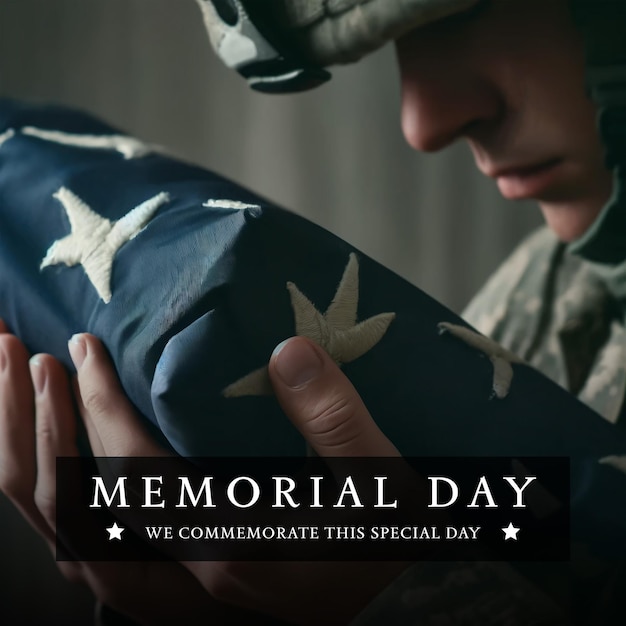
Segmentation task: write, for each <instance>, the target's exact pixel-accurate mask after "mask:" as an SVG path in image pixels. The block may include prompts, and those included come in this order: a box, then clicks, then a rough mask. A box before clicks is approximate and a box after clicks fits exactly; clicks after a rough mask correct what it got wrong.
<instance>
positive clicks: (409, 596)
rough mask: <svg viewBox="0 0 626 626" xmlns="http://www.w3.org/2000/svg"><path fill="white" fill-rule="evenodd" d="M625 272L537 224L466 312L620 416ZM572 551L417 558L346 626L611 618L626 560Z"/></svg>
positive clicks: (625, 359) (625, 362)
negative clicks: (510, 558)
mask: <svg viewBox="0 0 626 626" xmlns="http://www.w3.org/2000/svg"><path fill="white" fill-rule="evenodd" d="M625 275H626V270H625V269H624V268H623V267H622V266H618V267H616V268H613V269H611V270H607V269H606V268H605V267H604V266H602V265H600V264H596V263H591V262H589V261H586V260H584V259H582V258H581V257H579V256H576V255H574V254H572V253H571V252H569V251H568V247H567V245H566V244H563V243H561V242H559V241H558V240H557V239H556V237H555V236H554V235H553V234H552V232H551V231H550V230H549V229H547V228H543V229H541V230H539V231H537V232H536V233H534V234H533V235H532V236H531V237H529V238H528V239H527V240H526V241H525V242H524V243H523V244H522V245H520V246H519V248H518V249H517V250H516V251H515V252H514V253H513V254H512V255H511V256H510V257H509V259H508V260H507V261H506V262H505V263H504V264H503V265H502V266H501V267H500V269H499V270H498V271H497V272H496V273H495V274H494V275H493V277H492V278H491V279H490V280H489V281H488V283H487V284H486V285H485V287H484V288H483V289H482V290H481V291H480V292H479V293H478V295H477V296H476V297H475V298H474V300H473V301H472V302H471V303H470V305H469V306H468V308H467V309H466V311H465V313H464V317H465V319H466V320H467V321H468V322H469V323H470V324H472V325H473V326H474V327H475V328H476V329H477V330H480V331H481V332H482V333H484V334H485V335H488V336H490V337H491V338H493V339H495V340H496V341H497V342H498V343H500V344H502V345H503V346H504V347H506V348H508V349H510V350H511V351H513V352H515V353H516V354H518V355H519V356H521V357H522V358H524V359H525V360H526V361H527V362H529V363H530V364H532V365H533V366H534V367H536V368H537V369H539V370H540V371H542V372H543V373H544V374H546V375H547V376H549V377H550V378H552V379H553V380H554V381H556V382H557V383H558V384H560V385H562V386H563V387H565V388H566V389H568V390H569V391H571V392H572V393H573V394H576V395H577V396H578V398H579V399H580V400H581V401H583V402H585V403H586V404H588V405H590V406H591V407H592V408H593V409H595V410H596V411H597V412H598V413H600V414H601V415H602V416H604V417H605V418H606V419H607V420H609V421H611V422H613V423H618V422H619V421H620V418H621V419H622V422H623V419H624V418H623V416H622V415H621V411H622V404H623V399H624V391H625V382H626V333H625V330H624V324H623V316H624V303H625V300H624V294H623V293H622V292H624V291H626V290H624V289H623V288H622V289H620V287H621V284H622V283H621V278H622V277H623V276H625ZM572 551H573V554H572V556H573V560H572V563H573V564H572V566H571V567H572V569H571V571H568V570H567V569H566V567H567V566H566V565H563V566H560V569H559V566H555V565H549V564H544V563H536V564H528V565H526V566H525V568H524V570H525V571H524V575H521V574H520V573H519V572H517V571H515V569H514V568H513V567H512V566H511V565H508V564H505V563H480V562H478V563H454V564H450V563H419V564H416V565H414V566H412V567H411V568H410V569H408V570H407V571H406V572H405V574H404V575H403V576H401V577H400V578H399V579H397V580H396V581H395V582H394V583H392V584H391V585H390V586H389V587H388V588H387V589H386V590H385V591H384V592H383V593H382V594H381V595H380V596H379V597H378V598H377V599H376V600H375V601H374V602H373V603H372V604H371V605H370V606H368V607H367V609H366V610H365V611H364V612H363V613H362V614H361V615H360V616H359V618H357V620H356V621H355V622H354V625H353V626H370V625H371V626H374V625H375V624H381V623H388V624H394V625H407V626H408V625H411V626H413V625H415V626H417V625H419V626H435V625H436V626H444V625H445V626H470V625H471V626H473V625H474V624H477V625H478V624H481V625H483V626H488V625H493V626H502V625H510V626H522V625H524V626H531V625H532V626H534V625H537V626H539V625H543V624H551V625H552V624H581V625H583V624H584V625H585V626H586V625H588V624H601V623H608V622H609V621H611V620H612V619H613V617H614V615H615V614H616V613H617V612H618V610H619V609H618V608H617V607H616V602H617V601H618V595H619V594H618V593H615V592H613V591H612V590H615V589H616V587H617V586H618V585H619V586H620V588H622V589H623V588H624V587H623V586H624V582H625V581H626V567H624V565H621V564H620V565H617V566H616V565H615V564H613V565H608V564H603V563H598V562H597V561H596V562H593V561H591V560H590V559H589V558H588V557H587V555H585V554H584V549H583V548H582V547H580V546H573V548H572ZM570 577H571V579H570ZM530 580H532V583H531V582H530ZM622 614H623V613H622Z"/></svg>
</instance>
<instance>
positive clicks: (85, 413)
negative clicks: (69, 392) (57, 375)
mask: <svg viewBox="0 0 626 626" xmlns="http://www.w3.org/2000/svg"><path fill="white" fill-rule="evenodd" d="M69 351H70V356H71V357H72V360H73V362H74V365H75V367H76V371H77V377H78V391H79V394H78V397H77V403H78V410H79V412H80V414H81V416H82V418H83V421H84V422H85V427H86V429H87V433H88V435H89V441H90V442H91V445H92V448H93V450H94V454H95V455H96V456H125V457H133V456H135V457H148V456H168V453H167V452H166V451H165V450H163V449H162V448H161V447H160V446H158V445H157V444H156V443H154V441H153V440H152V438H151V437H150V436H149V434H148V433H147V432H146V430H145V428H144V427H143V425H142V424H141V422H140V421H139V418H138V416H137V414H136V412H135V409H134V407H133V405H132V404H131V403H130V401H129V400H128V399H127V398H126V395H125V393H124V391H123V389H122V387H121V385H120V382H119V379H118V378H117V374H116V372H115V369H114V367H113V365H112V363H111V360H110V358H109V356H108V354H107V353H106V350H105V348H104V346H103V345H102V343H101V342H100V341H98V339H96V338H95V337H94V336H93V335H88V334H81V335H74V337H72V339H71V340H70V343H69Z"/></svg>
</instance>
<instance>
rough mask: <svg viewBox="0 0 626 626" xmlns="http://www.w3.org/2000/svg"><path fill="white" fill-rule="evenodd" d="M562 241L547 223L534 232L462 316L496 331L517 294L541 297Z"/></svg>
mask: <svg viewBox="0 0 626 626" xmlns="http://www.w3.org/2000/svg"><path fill="white" fill-rule="evenodd" d="M561 245H562V244H560V242H559V240H558V239H557V238H556V237H555V235H554V234H553V233H552V231H551V230H550V229H549V228H547V227H543V228H540V229H538V230H536V231H534V232H533V233H531V234H530V235H529V236H528V237H527V238H526V239H524V241H522V242H521V243H520V244H519V245H518V246H517V248H516V249H515V250H514V251H513V252H512V253H511V255H510V256H509V257H508V258H507V259H506V260H505V261H504V262H503V263H502V265H500V267H499V268H498V269H497V270H496V271H495V272H494V274H493V275H492V276H491V277H490V278H489V280H488V281H487V282H486V283H485V285H484V287H483V288H482V289H481V290H480V291H479V292H478V293H477V294H476V296H474V298H473V299H472V300H471V302H470V303H469V304H468V306H467V307H466V308H465V310H464V311H463V313H462V317H463V318H464V319H465V320H466V321H467V322H468V323H469V324H471V325H472V326H474V327H475V328H476V329H477V330H478V331H480V332H481V333H484V334H485V335H492V334H493V332H494V330H495V328H496V326H497V325H498V323H499V322H500V321H501V320H502V319H503V318H504V316H505V315H506V311H507V308H508V305H509V302H510V299H511V297H512V296H513V294H515V295H516V296H518V297H519V295H520V294H525V297H526V298H533V297H538V295H539V293H540V290H541V288H542V285H543V284H544V280H545V277H546V275H547V274H548V272H549V270H550V267H551V265H552V264H553V263H554V259H555V256H556V254H555V253H556V251H557V250H558V249H559V247H560V246H561Z"/></svg>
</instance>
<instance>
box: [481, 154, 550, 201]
mask: <svg viewBox="0 0 626 626" xmlns="http://www.w3.org/2000/svg"><path fill="white" fill-rule="evenodd" d="M561 164H562V161H561V159H551V160H550V161H545V162H543V163H539V164H537V165H531V166H528V167H519V168H508V169H502V170H495V171H493V172H491V173H490V174H489V175H490V176H492V177H493V178H495V179H496V182H497V184H498V189H500V193H501V194H502V195H503V196H504V197H505V198H508V199H509V200H522V199H528V198H537V199H538V198H541V196H542V195H544V194H545V192H546V191H547V190H548V189H549V188H550V187H551V186H552V185H553V184H554V183H555V181H556V179H557V178H558V176H559V170H560V165H561Z"/></svg>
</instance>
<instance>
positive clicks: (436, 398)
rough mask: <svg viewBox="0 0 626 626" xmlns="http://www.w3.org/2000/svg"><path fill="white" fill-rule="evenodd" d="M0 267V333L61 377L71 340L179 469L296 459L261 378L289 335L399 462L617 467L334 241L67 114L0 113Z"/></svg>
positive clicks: (505, 356) (544, 398)
mask: <svg viewBox="0 0 626 626" xmlns="http://www.w3.org/2000/svg"><path fill="white" fill-rule="evenodd" d="M0 263H1V264H2V273H1V275H0V315H1V316H2V317H4V318H5V319H6V320H7V322H8V324H9V325H10V327H11V328H12V329H13V330H14V331H15V332H16V334H17V335H18V336H19V337H21V338H22V339H23V340H24V341H25V343H26V345H27V346H28V348H29V349H30V350H31V351H33V352H39V351H45V352H50V353H52V354H54V355H55V356H57V357H58V358H59V359H61V360H62V361H63V362H64V363H65V364H66V365H67V366H68V367H71V363H70V361H69V357H68V354H67V348H66V342H67V340H68V338H69V337H70V336H71V335H72V334H73V333H75V332H83V331H88V332H91V333H94V334H95V335H97V336H98V337H100V338H102V340H103V341H104V343H105V345H106V346H107V348H108V350H109V352H110V353H111V356H112V358H113V360H114V362H115V365H116V367H117V369H118V372H119V375H120V377H121V380H122V383H123V386H124V389H125V390H126V392H127V393H128V396H129V397H130V398H131V400H132V401H133V403H134V404H135V405H136V406H137V408H138V409H139V411H140V412H141V413H142V414H143V415H144V416H145V417H146V418H147V419H148V420H149V421H150V422H151V423H152V424H153V425H155V426H156V427H157V428H158V431H159V432H160V433H162V435H163V436H164V438H165V439H166V440H167V441H168V442H169V444H170V445H171V446H172V447H173V448H174V449H175V450H176V451H177V452H178V453H180V454H183V455H188V456H211V455H268V456H269V455H298V454H302V453H304V450H305V446H304V442H303V440H302V439H301V437H300V436H299V434H298V433H297V432H296V430H295V429H294V428H293V427H292V426H291V425H290V423H289V422H288V420H287V419H286V418H285V417H284V415H282V413H281V411H280V408H279V406H278V404H277V402H276V400H275V399H274V397H273V396H272V395H271V389H270V387H269V384H268V379H267V373H266V370H265V366H266V364H267V362H268V360H269V357H270V354H271V352H272V350H273V348H274V347H275V346H276V345H277V344H278V343H279V342H280V341H281V340H283V339H285V338H287V337H290V336H292V335H294V334H303V335H307V336H309V337H311V338H313V339H315V340H316V341H318V343H320V344H321V345H323V346H324V347H325V348H326V349H327V350H328V351H329V352H330V354H331V355H332V356H333V357H334V359H335V360H336V361H337V362H338V363H340V364H341V366H342V367H343V369H344V371H345V373H346V374H347V375H348V377H349V378H350V379H351V380H352V382H353V383H354V385H355V386H356V388H357V390H358V391H359V393H360V394H361V396H362V397H363V400H364V402H365V404H366V406H367V407H368V408H369V410H370V411H371V413H372V415H373V416H374V418H375V419H376V420H377V422H378V424H379V425H380V427H381V429H382V430H383V431H384V432H385V433H386V435H387V436H388V437H389V438H390V439H391V440H392V441H393V442H394V443H395V444H396V446H397V447H398V448H399V449H400V450H401V451H402V452H403V453H404V454H410V455H527V456H531V455H554V456H560V455H562V456H570V457H581V458H582V457H584V458H588V459H592V460H593V462H594V463H596V462H597V460H599V459H601V458H605V457H612V456H619V455H622V454H624V453H626V434H625V433H624V432H623V431H620V430H618V429H616V428H614V427H613V426H612V425H610V424H608V423H606V422H605V421H604V420H602V419H601V418H600V417H599V416H598V415H596V414H595V413H594V412H593V411H592V410H591V409H589V408H588V407H586V406H584V405H583V404H582V403H580V402H578V401H577V400H576V399H575V398H574V397H572V396H571V395H570V394H569V393H567V392H565V391H564V390H562V389H561V388H559V387H558V386H557V385H555V384H553V383H552V382H551V381H549V380H548V379H547V378H545V377H544V376H542V375H541V374H539V373H537V372H536V371H534V370H533V369H531V368H530V367H528V366H526V365H524V364H522V363H517V362H516V361H517V360H516V359H515V357H514V356H513V355H511V354H509V353H507V352H506V351H505V350H503V349H502V348H499V347H498V346H495V345H494V344H492V343H491V342H489V341H488V340H486V339H485V338H484V337H481V336H480V335H478V334H477V333H474V332H473V331H472V330H471V329H469V328H468V327H467V326H466V325H465V324H464V322H463V321H462V320H460V319H459V318H458V317H457V316H456V315H454V314H453V313H452V312H450V311H449V310H447V309H446V308H445V307H443V306H442V305H441V304H439V303H437V302H436V301H434V300H433V299H431V298H430V297H428V296H427V295H425V294H424V293H423V292H421V291H420V290H419V289H417V288H416V287H414V286H412V285H410V284H409V283H407V282H406V281H404V280H403V279H401V278H399V277H398V276H396V275H395V274H393V273H392V272H391V271H389V270H387V269H386V268H384V267H382V266H381V265H380V264H378V263H376V262H374V261H373V260H371V259H369V258H368V257H367V256H366V255H364V254H361V253H359V252H357V251H356V250H355V249H354V248H353V247H351V246H350V245H349V244H347V243H346V242H344V241H341V240H340V239H338V238H337V237H335V236H333V235H332V234H330V233H328V232H327V231H325V230H323V229H322V228H319V227H318V226H315V225H313V224H312V223H310V222H309V221H307V220H305V219H303V218H301V217H299V216H297V215H295V214H293V213H289V212H287V211H285V210H282V209H280V208H277V207H275V206H272V205H271V204H270V203H268V202H267V201H266V200H264V199H261V198H259V197H257V196H256V195H254V194H252V193H250V192H249V191H247V190H245V189H243V188H241V187H240V186H238V185H235V184H234V183H232V182H230V181H228V180H225V179H223V178H221V177H219V176H217V175H215V174H213V173H211V172H208V171H206V170H203V169H200V168H197V167H192V166H190V165H187V164H184V163H181V162H179V161H176V160H173V159H171V158H169V157H167V156H166V155H165V154H163V152H162V151H161V150H160V149H158V148H155V147H153V146H150V145H146V144H144V143H142V142H140V141H138V140H136V139H133V138H130V137H128V136H126V135H124V134H122V133H120V132H118V131H116V130H114V129H112V128H110V127H109V126H107V125H106V124H103V123H102V122H100V121H97V120H95V119H93V118H92V117H90V116H88V115H85V114H83V113H80V112H76V111H73V110H68V109H65V108H60V107H39V106H29V105H25V104H19V103H17V102H14V101H10V100H8V101H2V102H1V103H0ZM442 323H443V325H442ZM442 330H447V331H448V332H447V333H444V334H442V333H441V331H442Z"/></svg>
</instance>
